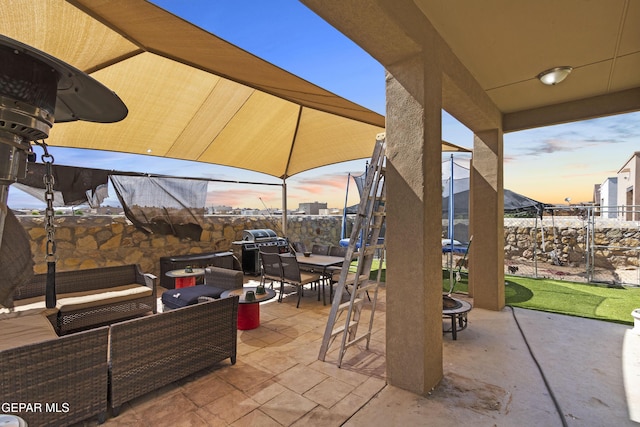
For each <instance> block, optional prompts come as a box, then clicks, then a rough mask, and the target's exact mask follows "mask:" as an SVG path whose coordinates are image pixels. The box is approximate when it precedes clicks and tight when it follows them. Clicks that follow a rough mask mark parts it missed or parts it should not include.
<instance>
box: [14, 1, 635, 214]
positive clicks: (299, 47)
mask: <svg viewBox="0 0 640 427" xmlns="http://www.w3.org/2000/svg"><path fill="white" fill-rule="evenodd" d="M154 3H155V4H157V5H158V6H160V7H162V8H164V9H166V10H168V11H170V12H172V13H174V14H175V15H178V16H180V17H182V18H183V19H186V20H187V21H190V22H192V23H194V24H195V25H197V26H199V27H202V28H204V29H205V30H207V31H209V32H211V33H213V34H215V35H217V36H218V37H221V38H223V39H225V40H227V41H229V42H230V43H233V44H235V45H236V46H239V47H241V48H243V49H245V50H247V51H249V52H251V53H253V54H254V55H256V56H258V57H261V58H263V59H265V60H267V61H269V62H271V63H273V64H275V65H277V66H279V67H281V68H283V69H285V70H287V71H289V72H291V73H293V74H296V75H298V76H300V77H302V78H304V79H306V80H308V81H310V82H312V83H314V84H316V85H318V86H320V87H322V88H324V89H327V90H329V91H331V92H333V93H335V94H337V95H340V96H342V97H343V98H346V99H349V100H351V101H353V102H356V103H358V104H360V105H362V106H364V107H367V108H369V109H371V110H373V111H376V112H378V113H380V114H383V115H384V114H385V81H384V69H383V68H382V66H381V65H380V64H379V63H378V62H377V61H376V60H374V59H373V58H371V56H369V55H368V54H367V53H366V52H364V51H363V50H362V49H360V48H359V47H358V46H357V45H355V44H354V43H353V42H351V41H350V40H349V39H348V38H346V37H345V36H343V35H342V34H341V33H339V32H338V31H337V30H335V29H334V28H333V27H331V26H330V25H329V24H327V23H326V22H324V21H323V20H322V19H321V18H319V17H318V16H316V15H315V14H314V13H313V12H311V11H310V10H309V9H307V8H306V7H305V6H304V5H303V4H301V3H299V2H297V1H291V0H271V1H257V0H216V1H211V0H190V1H187V2H185V1H184V0H156V1H154ZM72 65H73V64H72ZM443 139H445V140H446V141H449V142H452V143H454V144H457V145H460V146H463V147H467V148H472V144H473V135H472V133H471V132H470V131H469V130H468V129H466V128H465V127H464V126H462V125H461V124H460V123H458V122H457V121H456V120H455V119H453V118H451V117H450V116H449V115H448V114H446V113H444V112H443ZM35 150H36V153H38V160H40V154H41V150H40V149H39V148H36V149H35ZM638 150H640V112H636V113H630V114H624V115H618V116H612V117H608V118H600V119H594V120H589V121H584V122H578V123H570V124H564V125H558V126H552V127H546V128H539V129H533V130H528V131H522V132H515V133H509V134H506V135H505V136H504V158H505V163H504V187H505V188H508V189H510V190H512V191H516V192H518V193H521V194H524V195H526V196H528V197H531V198H533V199H536V200H539V201H541V202H545V203H558V204H564V203H566V202H564V199H565V198H566V197H570V198H571V201H572V202H573V203H579V202H588V201H591V200H592V195H593V188H594V184H600V183H602V182H603V181H604V180H605V179H606V178H607V177H610V176H615V174H616V172H617V171H618V170H619V169H620V168H621V167H622V165H623V164H624V163H625V162H626V161H627V160H628V159H629V157H631V155H632V154H633V153H634V152H635V151H638ZM50 153H51V154H52V155H53V156H54V158H55V162H56V164H61V165H72V166H85V167H95V168H101V169H117V170H122V171H136V172H146V173H156V174H166V175H173V176H189V177H207V178H213V179H223V180H242V181H252V182H266V183H279V182H280V181H279V180H278V179H276V178H273V177H270V176H268V175H264V174H258V173H253V172H248V171H245V170H240V169H233V168H228V167H223V166H216V165H210V164H203V163H192V162H185V161H178V160H169V159H164V158H157V157H151V156H134V155H129V154H122V153H109V152H98V151H90V150H77V149H66V148H64V149H63V148H56V147H52V148H50ZM455 157H456V158H458V157H459V158H460V159H468V158H469V156H468V155H456V156H455ZM365 161H366V159H362V160H358V161H352V162H346V163H341V164H338V165H333V166H327V167H324V168H319V169H315V170H312V171H308V172H304V173H301V174H298V175H295V176H293V177H291V178H289V179H288V180H287V187H288V207H289V208H290V209H296V208H297V207H298V204H299V203H305V202H314V201H319V202H327V203H328V205H329V207H333V208H341V207H343V205H344V203H345V188H346V185H347V176H348V173H352V174H353V173H355V174H359V173H361V172H362V171H363V170H364V167H365ZM350 188H351V189H353V188H354V187H353V186H351V187H350ZM357 202H358V198H357V194H356V191H350V197H349V201H348V204H350V205H352V204H356V203H357ZM115 203H117V199H116V197H115V194H114V192H113V191H112V190H111V191H110V198H109V199H107V204H111V205H113V204H115ZM212 205H227V206H232V207H252V208H261V209H262V208H264V207H265V206H266V207H268V208H269V209H278V208H280V207H281V190H280V188H279V187H273V186H261V185H240V184H220V183H212V184H210V185H209V192H208V195H207V206H212ZM42 206H44V205H43V204H42V203H41V202H39V201H38V200H36V199H35V198H33V197H31V196H28V195H26V194H24V193H22V192H20V191H19V190H17V189H15V188H13V187H12V188H10V191H9V207H11V208H23V207H26V208H37V207H42Z"/></svg>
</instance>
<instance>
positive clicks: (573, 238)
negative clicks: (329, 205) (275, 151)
mask: <svg viewBox="0 0 640 427" xmlns="http://www.w3.org/2000/svg"><path fill="white" fill-rule="evenodd" d="M18 219H19V220H20V222H21V224H22V225H23V226H24V228H25V230H26V231H27V233H28V234H29V236H30V237H31V252H32V254H33V259H34V262H35V263H36V266H35V272H36V273H45V272H46V270H47V267H46V261H45V247H46V246H45V244H46V233H45V231H44V225H43V224H44V218H43V217H42V216H19V217H18ZM352 221H353V220H352V219H351V220H350V222H349V223H348V226H347V231H348V232H350V230H351V226H352ZM55 224H56V233H55V237H56V254H57V256H58V263H57V269H58V271H64V270H73V269H84V268H94V267H101V266H110V265H121V264H136V263H137V264H140V266H141V267H142V269H143V271H145V272H148V273H152V274H155V275H156V276H158V275H159V274H160V261H159V260H160V257H163V256H173V255H186V254H198V253H203V252H217V251H227V250H231V249H232V242H233V241H236V240H241V239H242V231H243V230H245V229H247V230H248V229H257V228H270V229H273V230H274V231H276V233H277V234H278V235H281V234H282V233H281V232H280V231H279V230H280V223H279V221H278V218H274V219H268V218H263V217H262V218H261V217H249V216H227V215H211V216H206V217H205V224H204V230H203V232H202V238H201V240H200V241H199V242H193V241H190V240H180V239H178V238H177V237H175V236H165V235H159V234H147V233H145V232H143V231H140V230H138V229H137V228H135V227H134V226H133V225H131V223H130V222H129V221H128V220H127V219H126V218H125V217H123V216H59V217H56V219H55ZM553 224H555V226H556V237H557V239H558V243H557V252H558V256H559V258H560V259H561V260H562V261H563V263H566V264H569V265H571V264H574V265H584V260H585V253H584V245H585V234H586V230H585V228H584V222H583V221H580V220H575V219H574V220H571V219H556V220H555V222H554V223H551V222H550V221H549V220H547V219H545V222H544V227H545V241H546V242H548V244H549V245H548V248H547V252H546V253H542V252H541V250H540V245H539V243H538V248H537V251H538V253H537V256H538V259H540V260H541V261H544V260H545V259H546V258H550V253H549V252H550V251H551V250H552V249H553V247H554V246H553V245H552V243H553V238H554V235H553V228H552V225H553ZM625 224H626V225H625ZM341 225H342V217H340V216H315V215H314V216H293V217H289V219H288V224H287V228H288V231H289V238H290V240H291V241H292V242H293V241H303V242H304V243H305V245H307V247H309V248H310V247H311V245H312V244H314V243H321V244H336V242H338V241H339V239H340V228H341ZM536 232H537V239H538V242H541V238H542V232H541V230H540V225H539V224H538V229H537V230H536V229H535V222H534V220H532V219H515V218H505V228H504V237H505V244H504V249H505V260H516V259H528V260H532V259H533V243H532V242H533V237H534V236H536ZM347 235H348V234H347ZM595 244H596V245H598V246H602V248H599V249H598V250H597V251H596V263H595V264H596V266H599V267H604V268H612V267H613V268H615V267H623V266H635V267H638V266H639V265H638V264H639V263H638V255H639V251H638V250H637V249H625V248H630V247H631V248H634V247H635V248H637V247H638V246H640V227H639V226H638V225H637V224H636V223H621V222H618V221H608V222H600V223H597V224H596V230H595ZM605 247H606V248H605Z"/></svg>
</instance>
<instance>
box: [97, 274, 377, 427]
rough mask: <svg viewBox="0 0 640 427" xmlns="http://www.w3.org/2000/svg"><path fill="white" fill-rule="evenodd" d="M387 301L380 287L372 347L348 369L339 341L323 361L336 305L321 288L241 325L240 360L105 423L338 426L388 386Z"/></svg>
mask: <svg viewBox="0 0 640 427" xmlns="http://www.w3.org/2000/svg"><path fill="white" fill-rule="evenodd" d="M245 282H247V280H245ZM246 284H247V283H245V285H246ZM248 285H252V282H251V279H249V284H248ZM253 285H254V286H255V283H253ZM384 300H385V292H384V289H382V291H381V292H380V293H379V298H378V306H377V310H376V316H375V322H374V328H373V333H372V337H371V342H370V347H369V351H367V352H360V351H358V350H355V349H354V350H352V351H349V352H347V355H346V357H345V359H344V361H343V365H342V368H338V367H337V348H338V347H339V345H338V344H337V343H336V344H333V345H332V346H331V348H330V351H329V353H328V354H327V357H326V361H327V362H329V363H325V362H321V361H319V360H318V351H319V349H320V343H321V342H322V337H323V334H324V329H325V327H326V320H327V316H328V313H329V310H330V306H329V305H327V306H323V304H322V302H321V301H317V293H316V291H315V290H313V291H312V290H309V289H306V290H305V292H304V297H303V298H302V301H301V303H300V308H296V302H297V297H296V295H295V294H292V295H290V296H289V297H288V298H284V300H283V302H282V303H278V302H277V298H276V299H273V300H272V301H270V302H267V303H262V304H261V307H260V309H261V313H260V315H261V325H260V327H259V328H257V329H254V330H248V331H238V355H237V362H236V364H235V365H231V363H230V361H229V359H227V360H226V361H223V362H221V363H219V364H217V365H216V366H214V367H212V368H210V369H206V370H204V371H201V372H199V373H197V374H194V375H192V376H190V377H188V378H185V379H184V380H181V381H178V382H176V383H173V384H170V385H168V386H166V387H164V388H162V389H160V390H157V391H155V392H152V393H149V394H148V395H145V396H143V397H141V398H138V399H136V400H134V401H132V402H129V403H127V404H125V405H124V406H123V407H122V410H121V412H120V415H118V416H117V417H111V415H110V414H109V416H108V419H107V421H106V423H105V424H104V425H106V426H110V425H114V426H115V425H117V426H121V425H136V426H159V425H160V426H169V425H170V426H227V425H234V426H245V425H246V426H289V425H294V424H295V425H340V424H342V423H343V422H345V421H346V420H347V419H349V417H351V416H352V415H353V414H354V413H355V412H356V411H357V410H358V409H359V408H360V407H362V406H363V405H364V404H365V403H366V402H367V401H369V400H370V399H371V398H372V397H373V396H374V395H375V394H377V393H378V392H379V391H380V390H381V389H382V388H383V387H384V386H385V380H384V378H385V358H384V342H385V336H384V332H385V329H384V324H385V313H384V306H385V304H384ZM362 348H364V344H363V345H362ZM90 423H91V422H86V423H85V425H93V424H90Z"/></svg>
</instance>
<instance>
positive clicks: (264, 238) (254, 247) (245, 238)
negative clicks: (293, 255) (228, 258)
mask: <svg viewBox="0 0 640 427" xmlns="http://www.w3.org/2000/svg"><path fill="white" fill-rule="evenodd" d="M232 245H233V254H234V255H235V256H236V257H237V258H238V260H240V264H241V265H242V271H243V272H244V274H253V275H256V276H257V275H259V274H260V250H263V251H270V252H278V253H284V252H288V251H289V243H288V242H287V239H285V238H283V237H278V235H277V234H276V232H275V231H273V230H271V229H268V228H260V229H255V230H244V231H243V232H242V240H241V241H237V242H233V243H232Z"/></svg>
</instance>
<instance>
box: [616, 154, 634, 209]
mask: <svg viewBox="0 0 640 427" xmlns="http://www.w3.org/2000/svg"><path fill="white" fill-rule="evenodd" d="M617 178H618V191H617V193H618V205H619V206H620V207H621V209H620V212H619V215H618V219H623V220H627V221H640V194H638V190H639V189H640V151H636V152H635V153H633V155H631V158H629V160H627V162H626V163H625V164H624V166H622V167H621V168H620V170H619V171H618V175H617Z"/></svg>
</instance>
